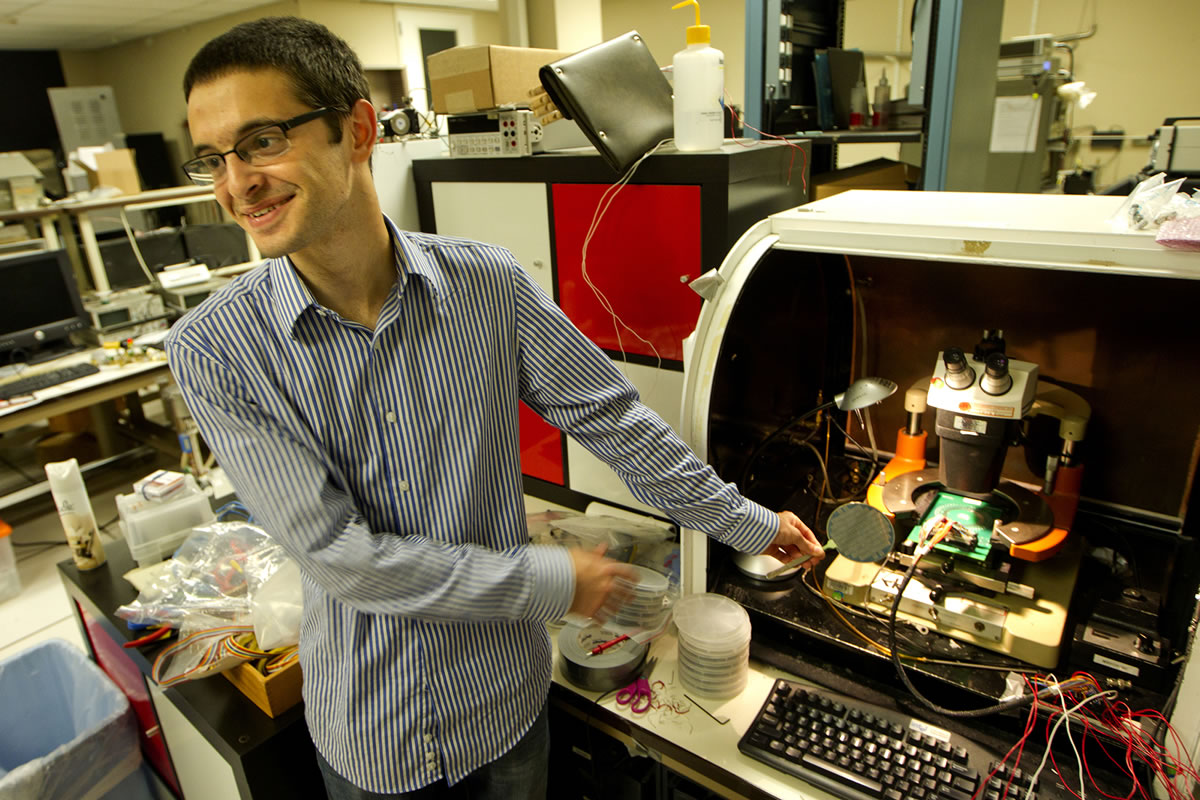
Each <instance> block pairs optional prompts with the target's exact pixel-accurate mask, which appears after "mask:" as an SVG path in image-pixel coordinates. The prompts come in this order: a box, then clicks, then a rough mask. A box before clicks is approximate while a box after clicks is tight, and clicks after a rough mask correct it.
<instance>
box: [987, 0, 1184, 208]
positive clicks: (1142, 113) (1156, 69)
mask: <svg viewBox="0 0 1200 800" xmlns="http://www.w3.org/2000/svg"><path fill="white" fill-rule="evenodd" d="M1035 9H1036V11H1037V14H1036V16H1035V15H1034V10H1035ZM1093 11H1094V13H1095V16H1094V17H1093V13H1092V12H1093ZM1085 12H1086V13H1085ZM1093 20H1094V21H1095V22H1096V35H1095V36H1093V37H1091V38H1089V39H1083V40H1081V41H1078V42H1073V43H1072V44H1073V45H1074V46H1075V76H1076V78H1077V79H1079V80H1083V81H1085V82H1086V83H1087V85H1088V88H1090V89H1094V90H1095V91H1096V92H1097V93H1098V94H1097V96H1096V99H1095V100H1094V101H1093V102H1092V104H1091V105H1090V106H1088V107H1087V108H1085V109H1077V110H1076V111H1075V114H1074V119H1073V120H1072V125H1073V127H1074V131H1075V136H1076V137H1086V136H1090V135H1091V133H1092V131H1093V130H1095V129H1097V128H1099V129H1101V130H1108V129H1112V128H1118V127H1119V128H1124V130H1125V133H1126V134H1127V135H1128V136H1131V137H1138V138H1142V137H1145V136H1148V135H1149V134H1151V133H1153V132H1154V130H1155V129H1156V128H1157V127H1158V126H1159V125H1160V124H1162V121H1163V119H1165V118H1166V117H1169V116H1181V115H1187V114H1197V113H1200V82H1198V81H1197V80H1196V79H1195V74H1196V69H1195V62H1196V49H1195V42H1196V32H1197V31H1200V3H1197V2H1180V0H1139V2H1132V3H1131V2H1127V1H1126V0H1055V2H1052V3H1051V2H1036V1H1035V0H1007V2H1006V3H1005V7H1004V38H1006V39H1007V38H1011V37H1013V36H1025V35H1028V34H1032V33H1052V34H1055V35H1057V36H1063V35H1066V34H1070V33H1075V32H1077V31H1082V30H1086V29H1087V28H1089V27H1090V26H1091V24H1092V22H1093ZM1062 58H1063V65H1064V66H1066V65H1067V61H1068V59H1069V57H1068V56H1067V54H1066V53H1065V52H1063V53H1062ZM1077 156H1078V160H1079V162H1080V163H1081V164H1082V165H1083V166H1084V167H1088V168H1093V167H1094V168H1097V169H1098V175H1097V183H1098V184H1099V185H1105V184H1108V183H1112V182H1114V181H1116V180H1118V179H1120V178H1123V177H1125V176H1128V175H1131V174H1133V173H1134V172H1137V171H1138V170H1139V169H1140V168H1141V167H1143V166H1145V165H1146V163H1147V162H1148V161H1149V158H1150V149H1149V146H1148V145H1147V144H1145V143H1144V142H1140V141H1128V140H1127V141H1126V142H1125V143H1124V146H1123V147H1122V148H1121V149H1120V150H1114V149H1101V148H1095V149H1094V148H1092V147H1090V146H1089V145H1087V144H1082V145H1081V147H1080V148H1079V152H1078V154H1077Z"/></svg>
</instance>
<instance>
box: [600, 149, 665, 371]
mask: <svg viewBox="0 0 1200 800" xmlns="http://www.w3.org/2000/svg"><path fill="white" fill-rule="evenodd" d="M669 141H671V140H670V139H663V140H662V141H661V142H659V143H658V144H656V145H654V147H653V148H651V149H650V150H649V151H648V152H647V153H646V154H645V155H643V156H642V157H641V158H639V159H638V160H637V161H635V162H633V166H631V167H630V168H629V169H628V170H627V171H626V172H625V174H624V175H622V176H621V179H620V180H619V181H617V182H616V183H614V184H613V185H612V186H609V187H608V188H607V189H605V190H604V192H603V193H602V194H601V195H600V201H599V202H598V203H597V204H596V212H595V213H594V214H593V215H592V223H591V225H589V226H588V231H587V234H586V235H585V236H584V237H583V251H582V253H581V254H580V257H579V270H580V274H582V276H583V281H584V283H586V284H587V285H588V288H590V289H591V290H592V294H594V295H595V296H596V300H597V301H599V303H600V307H601V308H603V309H604V310H605V311H607V312H608V313H609V314H610V315H612V319H613V332H614V333H615V334H616V335H617V349H619V350H620V351H621V360H622V362H624V361H625V360H626V355H625V344H624V342H623V340H622V338H621V328H624V329H625V330H627V331H629V332H630V333H632V334H633V335H634V337H635V338H636V339H637V340H638V341H640V342H641V343H642V344H646V345H649V346H650V349H651V350H652V351H653V352H654V357H655V359H656V360H657V365H656V366H657V368H661V367H662V356H661V355H660V354H659V352H658V348H657V347H655V346H654V343H653V342H651V341H650V340H649V339H645V338H643V337H642V335H641V334H639V333H638V332H637V331H635V330H634V329H633V328H631V327H630V326H629V325H628V324H626V322H625V320H623V319H621V317H620V315H619V314H617V312H616V310H615V309H614V308H613V305H612V303H611V302H610V301H609V299H608V298H607V297H605V295H604V292H602V291H600V287H598V286H596V284H595V283H593V282H592V279H591V276H589V275H588V270H587V251H588V246H589V245H590V244H591V242H592V237H593V236H595V235H596V230H597V228H599V227H600V221H601V220H602V219H603V218H604V215H605V213H607V212H608V207H609V206H610V205H612V202H613V200H614V199H615V198H616V196H617V195H618V194H620V192H621V190H622V189H624V188H625V184H627V183H629V180H630V179H631V178H632V177H633V173H635V172H637V168H638V167H640V166H641V164H642V162H643V161H645V160H646V159H647V158H649V157H650V156H652V155H654V153H655V152H656V151H657V150H658V148H660V147H662V146H663V145H664V144H666V143H667V142H669ZM656 375H657V373H656ZM656 380H657V377H656Z"/></svg>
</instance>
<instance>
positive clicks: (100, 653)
mask: <svg viewBox="0 0 1200 800" xmlns="http://www.w3.org/2000/svg"><path fill="white" fill-rule="evenodd" d="M106 549H107V552H108V560H107V562H106V563H105V564H104V565H103V566H101V567H99V568H97V569H94V570H90V571H87V572H81V571H80V570H78V569H77V568H76V567H75V564H74V562H73V561H70V560H66V561H63V562H61V563H60V564H59V565H58V570H59V574H60V577H61V578H62V581H63V584H64V586H65V587H66V590H67V593H68V596H69V597H70V599H71V602H72V606H73V611H74V612H75V615H76V618H77V620H78V622H79V624H80V628H81V630H82V632H83V634H84V638H85V641H87V642H88V645H89V648H90V649H91V653H92V656H93V657H94V658H95V659H96V661H97V662H98V663H99V664H100V666H101V667H102V668H103V669H104V670H105V671H106V672H107V673H108V674H109V675H110V676H111V677H113V679H114V681H115V682H116V683H117V685H118V686H119V687H121V689H122V690H123V691H124V692H125V693H126V695H127V696H129V697H130V700H131V702H132V703H133V705H134V709H135V711H136V712H137V714H138V717H139V719H140V721H141V724H142V729H143V732H144V739H143V753H144V754H145V756H146V758H147V760H148V761H149V762H150V763H151V764H152V765H153V766H154V768H155V769H156V771H157V772H158V774H159V775H160V776H161V777H162V778H163V780H164V782H165V783H167V784H168V785H170V786H171V787H172V788H174V789H175V790H176V791H177V792H179V793H181V794H182V795H184V796H186V797H187V798H188V800H195V799H196V798H208V797H212V798H234V797H238V798H268V797H287V796H292V797H312V796H314V789H315V787H320V786H321V785H322V784H321V777H320V771H319V768H318V766H317V762H316V754H315V750H314V748H313V745H312V741H311V739H310V737H309V735H308V729H307V726H306V724H305V721H304V712H303V704H298V705H296V706H294V707H292V708H291V709H288V710H287V711H285V712H283V713H282V714H281V715H280V716H278V717H276V718H274V719H272V718H270V717H268V716H267V715H266V714H264V713H263V712H262V711H261V710H259V709H258V707H257V706H255V705H254V704H253V703H252V702H251V701H250V700H249V699H248V698H246V697H245V696H244V695H242V694H241V693H240V692H239V691H238V690H237V689H236V688H235V687H234V686H233V685H232V684H231V683H229V682H228V681H226V680H225V679H224V678H222V677H219V676H214V677H210V678H206V679H202V680H197V681H192V682H186V683H182V684H178V685H176V686H173V687H170V688H166V689H163V688H161V687H159V686H157V684H155V683H154V682H153V681H152V680H150V678H149V675H150V672H151V666H152V657H153V649H151V652H148V653H144V652H141V651H139V650H137V649H125V648H123V647H122V646H121V645H123V644H124V643H125V642H128V641H129V640H131V639H133V638H135V637H136V636H137V634H136V633H134V632H132V631H130V630H129V629H128V628H127V627H126V625H125V622H124V620H122V619H121V618H119V617H117V616H116V614H115V610H116V609H117V608H118V607H119V606H121V605H123V604H125V603H129V602H131V601H132V600H133V599H134V598H135V597H136V595H137V592H136V591H135V590H134V588H133V586H132V585H131V584H129V583H128V582H127V581H125V579H124V578H123V577H122V575H123V574H124V573H126V572H127V571H129V570H130V569H132V568H133V567H134V562H133V559H132V558H131V557H130V554H129V549H128V546H127V545H126V543H125V542H124V541H117V542H114V543H112V544H111V545H109V546H108V547H107V548H106ZM550 633H551V637H552V640H554V642H555V667H554V676H553V683H552V686H551V690H550V706H551V707H550V711H551V727H552V731H553V736H552V758H551V773H550V778H551V792H550V797H553V798H556V800H558V799H559V798H564V799H565V798H569V797H575V796H578V797H583V796H586V791H585V789H586V787H580V786H576V785H575V784H574V783H572V781H574V780H575V779H577V778H579V777H580V774H581V770H583V771H590V772H591V773H593V774H595V773H597V772H599V771H604V772H605V773H606V776H607V777H610V778H611V776H612V775H613V774H615V773H616V772H620V773H621V775H620V778H621V780H622V781H623V785H624V786H625V788H626V789H627V790H630V787H633V789H636V791H634V793H633V794H632V795H630V794H622V796H636V797H639V798H682V797H693V798H696V797H707V798H727V799H728V800H739V799H740V798H745V799H746V800H832V798H833V797H834V796H833V795H831V794H829V793H827V792H825V791H824V790H822V789H819V788H817V787H814V786H812V785H810V784H807V783H805V782H803V781H801V780H800V779H798V778H794V777H792V776H790V775H787V774H785V773H783V772H780V771H778V770H775V769H774V768H772V767H769V766H767V765H764V764H762V763H760V762H758V761H755V760H754V759H751V758H749V757H748V756H745V755H743V754H742V753H741V752H740V751H739V750H738V749H737V743H738V740H739V739H740V738H741V736H742V734H744V733H745V732H746V730H747V729H748V728H749V727H750V725H751V723H752V722H753V720H754V718H755V715H756V714H757V713H758V710H759V709H760V708H761V706H762V704H763V702H764V701H765V699H766V698H767V696H768V694H769V693H770V690H771V687H772V686H773V684H774V681H775V679H776V678H784V679H787V680H792V681H801V682H805V679H802V678H801V677H798V675H799V674H803V675H805V676H807V677H808V678H812V679H813V680H815V681H817V682H818V683H819V684H824V685H826V686H829V685H831V682H832V684H833V687H834V688H835V689H837V690H838V691H841V692H842V693H844V694H847V693H853V694H855V696H859V697H865V698H868V699H876V698H883V697H884V696H885V695H886V694H887V693H888V691H889V689H888V687H887V686H886V685H885V684H880V683H879V682H877V681H866V682H864V683H863V684H862V685H861V686H859V685H858V684H857V683H855V681H857V680H858V679H859V676H858V675H857V674H856V673H853V672H851V671H850V670H849V669H848V668H847V667H845V666H844V665H840V666H839V665H831V664H829V663H824V662H819V661H816V660H806V658H807V657H806V655H805V654H804V653H803V652H801V651H798V650H793V651H792V652H791V654H790V655H789V658H790V659H791V660H790V662H789V664H790V666H791V667H792V669H790V670H789V669H785V668H782V667H779V666H773V665H771V664H768V663H767V662H766V661H764V660H760V659H758V658H755V657H754V656H753V654H754V653H755V652H756V649H758V648H761V644H753V643H752V647H751V653H752V657H751V660H750V666H749V674H748V679H747V684H746V687H745V688H744V689H743V690H742V691H741V692H740V693H738V694H737V695H735V696H734V697H731V698H727V699H721V698H712V697H707V696H704V695H699V694H695V693H694V692H690V691H688V690H687V689H686V688H685V687H684V686H683V685H682V683H681V682H680V680H679V674H678V670H677V667H676V654H677V647H676V641H675V638H674V637H673V636H672V635H670V634H669V633H668V634H664V635H662V636H660V637H659V638H658V639H656V640H655V641H653V642H652V643H651V644H650V648H649V653H648V658H653V659H654V668H653V671H652V672H651V674H650V675H649V676H648V677H649V679H650V681H651V682H652V683H654V685H655V689H656V691H657V693H658V694H657V695H656V698H655V705H656V708H654V709H652V710H651V711H650V712H648V713H645V714H635V713H632V712H631V711H630V710H629V709H628V708H627V707H624V706H621V705H619V704H617V702H616V696H615V692H608V693H602V692H594V691H588V690H585V689H581V688H579V687H577V686H574V685H573V684H571V683H570V682H569V681H568V680H567V679H566V677H565V676H564V674H563V672H562V669H561V664H560V660H559V658H558V653H557V637H558V633H559V630H558V629H557V628H556V627H555V626H550ZM755 636H756V637H757V636H758V633H757V632H756V634H755ZM839 683H840V684H841V685H840V686H839V685H837V684H839ZM686 695H690V698H689V697H687V696H686ZM885 701H886V700H885ZM705 711H708V712H711V713H712V714H714V715H717V716H722V717H728V718H729V722H728V723H727V724H724V725H722V724H719V723H718V722H717V721H715V720H714V719H713V718H712V717H710V716H709V715H708V714H706V713H705ZM929 721H931V722H933V723H934V724H937V725H941V726H944V727H947V728H948V729H950V730H953V731H954V732H956V733H959V734H961V735H967V734H969V735H970V738H972V739H975V740H976V741H981V742H982V743H983V744H985V745H988V746H990V747H992V748H993V749H995V750H999V751H1000V752H1003V749H1006V744H1005V739H1004V733H1003V732H997V731H989V730H987V729H986V728H984V727H982V726H979V725H978V724H977V723H975V724H974V726H973V727H972V728H971V730H969V731H967V730H965V729H964V728H963V727H962V726H961V725H960V726H957V727H956V726H955V724H954V723H953V722H950V721H946V720H942V719H938V718H936V717H934V718H931V719H929ZM989 737H991V738H989ZM1008 743H1009V744H1010V743H1011V741H1009V742H1008ZM572 759H574V760H575V761H576V762H578V764H584V765H585V766H584V767H577V768H576V769H575V772H574V775H573V774H572V771H571V770H572V766H571V763H570V762H571V760H572ZM1061 761H1062V760H1061V759H1060V765H1061ZM585 777H586V776H585ZM556 781H557V783H556ZM563 781H566V782H568V783H569V784H570V785H568V786H566V787H564V786H563ZM638 787H640V788H638ZM568 790H569V791H568ZM631 791H632V790H631ZM318 796H319V794H318ZM593 796H595V795H593ZM600 796H603V795H600Z"/></svg>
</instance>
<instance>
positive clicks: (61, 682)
mask: <svg viewBox="0 0 1200 800" xmlns="http://www.w3.org/2000/svg"><path fill="white" fill-rule="evenodd" d="M0 708H2V709H4V724H3V725H2V726H0V797H4V798H12V799H13V800H26V798H28V800H60V799H61V800H80V799H81V798H102V797H106V796H108V797H115V796H116V790H117V788H118V787H120V786H122V785H123V784H124V783H125V782H126V780H127V779H128V778H129V777H130V776H131V775H133V774H134V773H135V772H137V771H138V770H139V768H140V766H141V764H142V751H141V750H140V749H139V747H138V733H137V723H136V720H135V719H134V716H133V709H132V708H131V707H130V705H129V700H128V699H127V698H126V697H125V695H123V694H121V691H120V690H119V689H118V688H117V687H116V686H115V685H114V684H113V682H112V681H111V680H109V678H108V676H107V675H105V674H104V673H103V672H102V671H101V670H100V668H99V667H97V666H96V665H95V664H94V663H92V661H91V660H89V659H88V658H87V656H85V655H84V654H83V653H81V652H79V650H77V649H76V648H74V647H72V646H71V645H69V644H67V643H66V642H64V641H63V640H61V639H50V640H48V641H45V642H42V643H41V644H37V645H34V646H33V647H31V648H29V649H28V650H24V651H22V652H20V653H17V654H16V655H15V656H12V657H10V658H7V659H5V660H3V661H0Z"/></svg>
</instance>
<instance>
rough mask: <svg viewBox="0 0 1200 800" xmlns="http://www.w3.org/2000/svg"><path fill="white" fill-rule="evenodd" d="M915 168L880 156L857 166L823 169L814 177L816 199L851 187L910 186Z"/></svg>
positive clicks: (813, 189) (899, 187) (813, 192)
mask: <svg viewBox="0 0 1200 800" xmlns="http://www.w3.org/2000/svg"><path fill="white" fill-rule="evenodd" d="M911 169H912V168H911V167H909V165H907V164H902V163H900V162H899V161H892V160H891V159H887V158H877V159H875V160H874V161H867V162H865V163H863V164H855V165H854V166H853V167H846V168H844V169H836V170H833V171H832V172H822V173H821V174H820V175H814V176H813V178H812V199H813V200H822V199H824V198H826V197H832V196H833V195H835V194H840V193H841V192H845V191H848V190H850V189H898V190H904V189H907V188H909V187H908V184H909V181H910V180H911V178H910V177H909V171H910V170H911Z"/></svg>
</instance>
